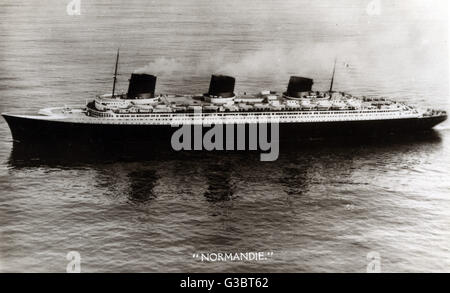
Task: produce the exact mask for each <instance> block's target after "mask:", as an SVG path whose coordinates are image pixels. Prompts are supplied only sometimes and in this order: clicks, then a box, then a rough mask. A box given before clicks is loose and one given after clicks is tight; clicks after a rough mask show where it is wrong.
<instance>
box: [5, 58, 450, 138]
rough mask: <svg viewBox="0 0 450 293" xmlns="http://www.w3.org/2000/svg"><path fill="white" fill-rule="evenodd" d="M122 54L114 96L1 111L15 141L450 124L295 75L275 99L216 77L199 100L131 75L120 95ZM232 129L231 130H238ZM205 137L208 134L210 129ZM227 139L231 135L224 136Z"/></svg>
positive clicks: (440, 115) (368, 131)
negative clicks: (218, 129)
mask: <svg viewBox="0 0 450 293" xmlns="http://www.w3.org/2000/svg"><path fill="white" fill-rule="evenodd" d="M118 58H119V54H117V59H116V67H115V74H114V82H113V89H112V93H111V94H105V95H99V96H96V97H95V98H94V99H93V100H91V101H89V102H87V104H86V105H85V106H80V107H67V106H64V107H52V108H45V109H42V110H40V111H39V112H38V113H36V114H14V113H3V114H2V115H3V117H4V118H5V119H6V121H7V123H8V125H9V127H10V129H11V133H12V136H13V139H14V141H16V142H27V143H28V142H34V143H36V142H49V141H52V142H59V141H62V140H67V141H70V142H82V143H86V142H110V141H117V142H123V143H129V142H133V141H137V142H142V141H147V142H158V141H159V142H165V143H166V142H167V143H170V137H171V136H172V135H173V133H174V132H175V131H176V130H177V129H178V128H179V127H181V125H189V127H195V126H201V128H202V129H204V128H210V127H212V125H219V124H222V125H224V124H227V125H236V126H238V125H241V126H242V125H244V129H245V127H247V129H248V128H249V127H250V126H252V125H253V126H254V125H255V124H259V123H276V124H277V125H278V126H279V128H278V129H279V139H280V140H289V139H297V138H320V137H326V136H352V137H356V136H371V135H387V134H391V133H405V132H418V131H425V130H430V129H431V128H433V127H434V126H435V125H437V124H439V123H441V122H443V121H444V120H446V119H447V113H446V112H445V111H442V110H432V109H428V110H423V111H420V110H418V109H416V108H413V107H411V106H409V105H406V104H405V103H402V102H396V101H394V100H391V99H388V98H380V97H355V96H352V95H350V94H348V93H344V92H337V91H334V90H333V81H334V70H333V77H332V79H331V86H330V88H329V90H327V91H313V89H312V86H313V80H312V79H310V78H304V77H297V76H292V77H291V78H290V80H289V83H288V86H287V90H286V91H285V92H283V93H277V92H274V91H270V90H263V91H261V92H260V93H258V94H254V95H253V94H252V95H250V94H246V93H245V94H242V95H236V94H235V93H234V86H235V79H234V78H233V77H231V76H225V75H212V77H211V82H210V84H209V90H208V92H207V93H205V94H201V95H168V94H158V95H157V94H155V86H156V76H154V75H150V74H136V73H133V74H131V78H130V80H129V86H128V91H127V93H124V94H116V92H115V87H116V76H117V64H118ZM233 127H234V126H233ZM205 131H206V130H205ZM225 139H226V137H225Z"/></svg>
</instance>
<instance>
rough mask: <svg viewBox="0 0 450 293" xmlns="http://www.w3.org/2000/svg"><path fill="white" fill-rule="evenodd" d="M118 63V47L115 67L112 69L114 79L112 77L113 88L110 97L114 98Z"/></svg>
mask: <svg viewBox="0 0 450 293" xmlns="http://www.w3.org/2000/svg"><path fill="white" fill-rule="evenodd" d="M118 64H119V49H117V57H116V68H115V69H114V79H113V88H112V95H111V98H114V92H115V90H116V80H117V66H118Z"/></svg>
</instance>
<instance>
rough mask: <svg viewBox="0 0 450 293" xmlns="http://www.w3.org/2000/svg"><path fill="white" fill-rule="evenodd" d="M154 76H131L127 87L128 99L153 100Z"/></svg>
mask: <svg viewBox="0 0 450 293" xmlns="http://www.w3.org/2000/svg"><path fill="white" fill-rule="evenodd" d="M155 87H156V76H154V75H150V74H137V73H133V74H131V78H130V83H129V85H128V93H127V98H128V99H135V98H144V99H145V98H153V97H154V96H155Z"/></svg>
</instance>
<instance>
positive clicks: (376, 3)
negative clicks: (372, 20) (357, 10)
mask: <svg viewBox="0 0 450 293" xmlns="http://www.w3.org/2000/svg"><path fill="white" fill-rule="evenodd" d="M366 12H367V14H368V15H370V16H373V15H380V14H381V0H372V1H371V2H370V3H369V5H367V8H366Z"/></svg>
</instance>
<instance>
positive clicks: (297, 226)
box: [0, 0, 450, 272]
mask: <svg viewBox="0 0 450 293" xmlns="http://www.w3.org/2000/svg"><path fill="white" fill-rule="evenodd" d="M66 2H67V3H68V2H69V1H59V0H58V1H56V0H48V1H39V2H37V1H23V0H21V1H12V0H11V1H9V0H7V1H3V2H1V3H0V18H1V22H0V28H1V29H0V40H1V42H0V69H1V70H0V96H1V103H0V110H1V112H4V111H28V110H36V109H38V108H40V107H44V106H53V105H57V106H58V105H64V104H83V103H84V101H85V100H86V99H89V98H91V97H92V96H93V95H94V94H97V93H103V92H109V91H110V90H111V74H112V70H113V66H114V64H113V63H114V57H115V51H116V50H117V48H118V47H120V49H121V60H120V61H121V63H120V68H119V69H120V72H121V76H120V77H119V88H121V89H123V90H126V87H127V78H128V77H129V74H130V73H131V72H133V71H134V70H141V71H149V72H152V73H156V74H158V86H157V91H158V92H171V93H179V92H180V93H181V92H188V93H198V92H204V91H206V90H207V86H208V81H209V75H210V74H211V73H213V72H218V73H227V74H233V75H235V76H236V77H237V91H238V92H244V91H247V92H252V91H257V90H261V89H262V88H266V89H267V88H270V89H274V90H283V89H284V88H285V87H286V83H287V80H288V78H289V75H291V74H301V75H307V76H311V77H313V78H314V79H315V87H316V88H317V89H326V88H327V87H328V83H329V78H330V73H331V70H332V64H333V61H334V58H335V57H337V58H338V66H337V74H336V82H335V88H336V89H338V90H345V91H348V92H351V93H355V94H362V95H375V96H393V97H395V98H397V99H399V100H403V101H405V102H408V103H410V104H412V105H419V106H423V107H431V106H433V107H437V108H443V109H447V110H448V109H449V74H448V62H447V61H448V49H447V48H448V44H447V40H448V15H447V11H448V10H447V3H446V1H432V2H433V3H432V4H430V3H428V2H429V1H418V0H416V1H408V5H406V1H404V2H403V1H389V2H388V1H381V11H380V14H379V15H369V14H370V13H369V14H368V13H367V11H366V5H367V3H368V2H369V1H367V3H362V2H365V1H339V2H338V3H337V2H336V1H320V3H313V2H311V1H306V0H305V1H293V0H292V1H256V0H251V1H245V4H243V2H242V1H207V0H200V1H181V0H170V1H151V2H149V1H143V0H136V1H126V3H125V1H124V3H121V1H118V0H113V1H106V0H104V1H99V0H97V1H83V0H81V9H82V14H81V15H80V16H68V15H67V14H66V12H65V11H66V7H65V6H66V4H67V3H66ZM315 2H319V1H315ZM430 2H431V1H430ZM449 175H450V131H449V128H448V123H446V124H443V125H442V126H440V127H438V129H437V130H436V131H435V132H433V133H430V134H427V135H423V134H420V135H416V136H412V137H397V138H392V137H388V138H383V139H377V140H370V139H369V140H364V141H361V140H358V141H356V140H354V141H351V140H347V141H345V140H340V141H335V140H325V141H316V142H308V143H296V144H293V145H281V150H280V158H279V159H278V160H277V161H276V162H271V163H269V162H267V163H262V162H260V161H259V155H258V154H255V153H245V154H244V153H196V152H192V153H181V154H173V153H171V152H169V151H166V150H159V149H134V148H129V147H128V146H122V147H121V148H117V147H112V146H111V147H109V146H106V147H105V148H103V149H86V150H79V149H67V148H64V147H59V146H55V147H54V148H46V149H44V150H43V149H39V148H37V147H20V146H19V147H18V146H14V148H13V143H12V139H11V135H10V133H9V129H8V128H7V125H6V123H5V122H4V121H3V120H2V121H1V122H0V190H1V192H0V271H2V272H11V271H33V272H35V271H39V272H42V271H52V272H65V270H66V265H67V262H68V261H67V260H66V254H67V252H69V251H71V250H76V251H78V252H80V254H81V257H82V265H81V267H82V271H86V272H87V271H115V272H116V271H119V272H129V271H151V272H182V271H189V272H211V271H213V272H221V271H225V272H247V271H265V272H310V271H313V272H335V271H337V272H365V271H366V266H367V264H368V260H367V258H366V256H367V254H368V253H370V252H378V253H379V254H380V257H381V269H382V271H401V272H404V271H406V272H416V271H449V268H450V248H449V243H450V228H449V227H450V198H449V196H450V182H449V181H448V178H449ZM246 251H273V253H274V254H273V256H272V257H270V258H269V259H268V260H266V261H261V262H247V263H246V262H237V263H233V262H227V263H202V262H200V261H198V260H195V259H194V258H193V257H192V255H193V253H196V252H246Z"/></svg>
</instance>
